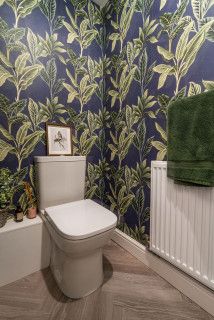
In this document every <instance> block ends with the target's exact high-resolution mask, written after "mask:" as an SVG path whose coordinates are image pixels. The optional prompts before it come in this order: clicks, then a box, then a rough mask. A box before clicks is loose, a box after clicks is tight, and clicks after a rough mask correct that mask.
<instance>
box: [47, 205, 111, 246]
mask: <svg viewBox="0 0 214 320" xmlns="http://www.w3.org/2000/svg"><path fill="white" fill-rule="evenodd" d="M45 213H46V216H47V218H48V220H49V221H50V223H52V225H54V226H55V228H56V229H57V230H58V232H59V233H60V234H61V235H62V236H63V237H64V238H67V239H71V240H80V239H85V238H89V237H92V236H94V235H96V234H99V233H102V232H104V231H107V230H109V229H111V228H113V227H115V226H116V223H117V217H116V216H115V214H114V213H112V212H111V211H110V210H108V209H106V208H104V207H102V206H101V205H99V204H97V203H96V202H94V201H92V200H89V199H87V200H80V201H74V202H69V203H65V204H62V205H58V206H54V207H49V208H46V209H45Z"/></svg>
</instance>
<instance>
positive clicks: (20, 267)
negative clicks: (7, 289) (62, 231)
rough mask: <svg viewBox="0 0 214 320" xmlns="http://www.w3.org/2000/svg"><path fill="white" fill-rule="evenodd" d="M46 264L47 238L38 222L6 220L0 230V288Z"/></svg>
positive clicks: (48, 255)
mask: <svg viewBox="0 0 214 320" xmlns="http://www.w3.org/2000/svg"><path fill="white" fill-rule="evenodd" d="M49 264H50V237H49V233H48V231H47V230H46V227H45V225H44V223H43V221H42V219H41V218H40V217H39V216H37V217H36V218H35V219H27V218H24V221H23V222H19V223H17V222H14V221H13V220H9V221H8V222H7V223H6V225H5V226H4V227H2V228H0V286H4V285H6V284H8V283H11V282H13V281H16V280H19V279H21V278H23V277H25V276H27V275H29V274H31V273H33V272H36V271H38V270H41V269H44V268H47V267H48V266H49Z"/></svg>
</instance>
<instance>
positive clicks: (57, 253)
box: [50, 241, 103, 299]
mask: <svg viewBox="0 0 214 320" xmlns="http://www.w3.org/2000/svg"><path fill="white" fill-rule="evenodd" d="M52 245H53V247H52V254H51V265H50V266H51V270H52V273H53V275H54V278H55V280H56V282H57V284H58V286H59V288H60V289H61V291H62V292H63V293H64V294H65V295H66V296H67V297H69V298H72V299H79V298H82V297H84V296H87V295H89V294H90V293H92V292H93V291H95V290H96V289H97V288H99V287H100V286H101V285H102V282H103V263H102V249H101V248H98V249H96V250H94V251H92V252H91V253H90V254H88V255H86V256H84V257H83V256H77V257H73V256H69V254H66V253H64V252H63V251H62V250H60V249H59V248H58V247H57V245H56V244H55V243H54V241H53V242H52Z"/></svg>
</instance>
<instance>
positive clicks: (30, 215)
mask: <svg viewBox="0 0 214 320" xmlns="http://www.w3.org/2000/svg"><path fill="white" fill-rule="evenodd" d="M36 215H37V208H36V207H31V208H28V210H27V217H28V219H34V218H36Z"/></svg>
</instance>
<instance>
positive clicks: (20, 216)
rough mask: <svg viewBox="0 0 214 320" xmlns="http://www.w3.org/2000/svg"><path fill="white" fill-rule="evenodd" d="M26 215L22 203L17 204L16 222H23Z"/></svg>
mask: <svg viewBox="0 0 214 320" xmlns="http://www.w3.org/2000/svg"><path fill="white" fill-rule="evenodd" d="M23 217H24V213H23V210H22V208H21V206H20V205H18V206H17V208H16V212H15V220H16V222H22V221H23Z"/></svg>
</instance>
